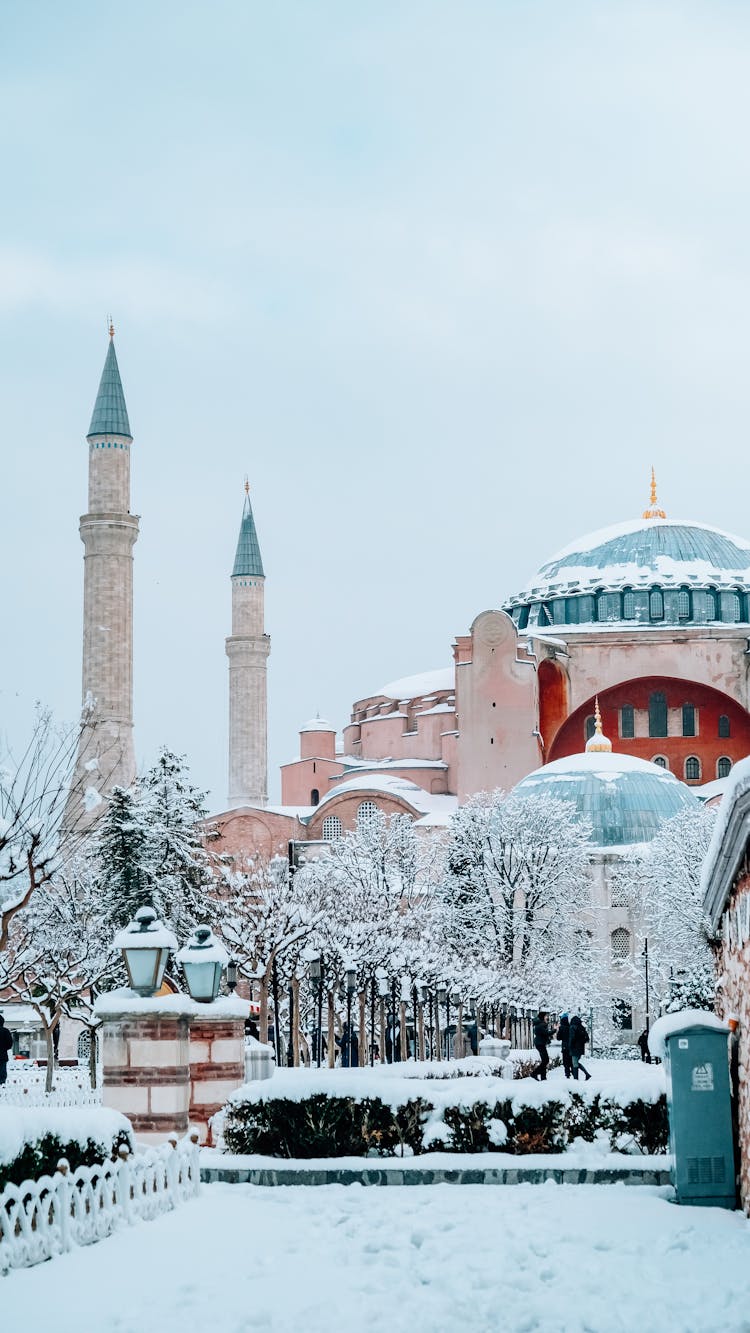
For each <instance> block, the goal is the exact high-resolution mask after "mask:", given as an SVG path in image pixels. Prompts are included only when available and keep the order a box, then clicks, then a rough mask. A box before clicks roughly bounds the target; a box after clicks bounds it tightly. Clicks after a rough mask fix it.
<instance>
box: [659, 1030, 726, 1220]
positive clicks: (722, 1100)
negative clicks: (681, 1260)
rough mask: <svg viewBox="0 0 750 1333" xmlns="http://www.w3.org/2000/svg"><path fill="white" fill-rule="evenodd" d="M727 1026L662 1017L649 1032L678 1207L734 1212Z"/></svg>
mask: <svg viewBox="0 0 750 1333" xmlns="http://www.w3.org/2000/svg"><path fill="white" fill-rule="evenodd" d="M728 1041H729V1028H728V1027H727V1025H726V1023H723V1022H722V1021H721V1019H720V1018H717V1017H716V1014H711V1013H707V1012H706V1013H704V1012H703V1011H702V1010H700V1009H685V1010H683V1011H682V1012H680V1013H676V1014H665V1016H664V1017H663V1018H660V1019H658V1021H657V1022H656V1023H655V1024H654V1026H653V1028H652V1029H651V1032H650V1033H649V1049H650V1050H651V1053H652V1055H657V1056H659V1057H660V1058H661V1059H663V1061H664V1068H665V1072H666V1076H667V1107H668V1111H669V1147H670V1151H671V1153H672V1157H673V1162H674V1166H673V1175H672V1178H673V1181H674V1186H675V1190H676V1193H677V1202H678V1203H687V1204H705V1205H709V1206H713V1207H715V1208H736V1206H737V1200H736V1186H735V1165H734V1134H733V1130H732V1089H731V1082H730V1078H729V1047H728Z"/></svg>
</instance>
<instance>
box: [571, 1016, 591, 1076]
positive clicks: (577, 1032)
mask: <svg viewBox="0 0 750 1333" xmlns="http://www.w3.org/2000/svg"><path fill="white" fill-rule="evenodd" d="M588 1039H589V1034H588V1032H587V1031H586V1029H585V1027H584V1026H583V1023H582V1022H581V1020H580V1018H579V1017H578V1014H574V1015H573V1017H572V1018H571V1020H570V1062H571V1065H572V1066H573V1078H575V1079H577V1078H578V1070H579V1069H581V1070H583V1072H584V1074H585V1075H586V1081H587V1082H588V1080H589V1079H590V1078H591V1075H590V1073H589V1071H588V1069H584V1067H583V1065H582V1064H581V1056H582V1055H583V1054H584V1052H585V1050H586V1043H587V1041H588Z"/></svg>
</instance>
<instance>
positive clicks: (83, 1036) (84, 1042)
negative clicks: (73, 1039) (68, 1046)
mask: <svg viewBox="0 0 750 1333" xmlns="http://www.w3.org/2000/svg"><path fill="white" fill-rule="evenodd" d="M90 1054H91V1033H90V1032H79V1034H78V1043H77V1046H76V1055H77V1057H78V1059H79V1060H80V1061H81V1062H82V1063H85V1062H88V1059H89V1056H90Z"/></svg>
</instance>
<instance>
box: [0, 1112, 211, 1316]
mask: <svg viewBox="0 0 750 1333" xmlns="http://www.w3.org/2000/svg"><path fill="white" fill-rule="evenodd" d="M198 1156H199V1148H198V1135H197V1133H195V1132H193V1133H192V1134H191V1135H190V1136H188V1137H187V1138H184V1139H182V1140H179V1141H178V1139H177V1137H176V1136H173V1138H172V1139H171V1140H170V1141H169V1143H165V1144H163V1145H162V1146H161V1147H159V1148H148V1149H146V1150H145V1151H143V1152H138V1153H135V1154H134V1155H131V1153H130V1152H129V1150H128V1149H127V1148H124V1147H123V1148H121V1149H120V1157H119V1160H118V1161H116V1162H106V1163H104V1164H103V1165H101V1166H79V1167H78V1169H77V1170H76V1171H70V1169H69V1167H68V1163H67V1162H66V1160H65V1158H61V1160H60V1162H59V1163H58V1167H57V1171H56V1172H55V1175H54V1176H41V1177H40V1179H39V1180H33V1181H30V1180H29V1181H24V1183H23V1184H22V1185H6V1187H5V1189H4V1190H2V1191H1V1192H0V1274H2V1273H7V1272H8V1271H9V1269H11V1268H30V1267H31V1266H32V1265H33V1264H38V1263H42V1262H43V1261H44V1260H45V1259H50V1258H51V1257H52V1256H53V1255H55V1254H62V1253H64V1252H65V1251H66V1250H70V1249H72V1248H73V1246H74V1245H90V1244H91V1243H92V1242H93V1241H96V1240H102V1239H103V1237H105V1236H108V1235H109V1234H110V1233H111V1232H112V1231H114V1230H115V1228H116V1227H118V1226H120V1225H123V1224H126V1223H129V1222H137V1221H145V1220H148V1219H150V1218H152V1217H156V1216H158V1214H159V1213H164V1212H167V1211H168V1210H169V1209H170V1208H174V1207H175V1206H176V1205H177V1204H178V1203H183V1202H184V1201H185V1200H186V1199H190V1198H192V1197H193V1195H195V1194H197V1193H198V1189H199V1180H200V1169H199V1164H198ZM0 1304H1V1299H0Z"/></svg>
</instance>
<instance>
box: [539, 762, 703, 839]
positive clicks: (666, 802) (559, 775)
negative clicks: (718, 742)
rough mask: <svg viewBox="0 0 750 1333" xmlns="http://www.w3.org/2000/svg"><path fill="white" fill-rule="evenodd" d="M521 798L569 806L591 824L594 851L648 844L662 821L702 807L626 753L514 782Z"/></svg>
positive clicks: (549, 768)
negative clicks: (547, 798) (540, 798)
mask: <svg viewBox="0 0 750 1333" xmlns="http://www.w3.org/2000/svg"><path fill="white" fill-rule="evenodd" d="M514 791H515V793H516V794H517V795H519V796H541V795H548V796H555V797H557V798H558V799H559V800H561V801H571V802H573V803H574V804H575V806H576V807H577V809H578V810H579V811H580V813H581V814H582V815H585V816H586V818H587V819H590V820H591V824H592V834H591V841H592V843H593V844H594V846H596V847H622V846H627V845H629V844H632V843H637V842H650V841H651V839H652V838H655V837H656V834H657V833H658V831H659V828H660V827H661V825H662V824H663V823H664V821H665V820H666V819H671V818H672V816H673V815H676V814H678V813H679V812H680V810H684V809H690V808H692V809H695V810H700V808H701V802H700V801H699V800H698V798H697V796H694V795H693V793H692V791H691V790H690V788H689V787H686V786H685V785H684V783H682V782H678V780H677V778H676V777H675V776H674V774H673V773H670V772H669V771H668V770H667V769H664V768H660V767H659V765H658V764H651V763H649V762H648V760H646V759H636V758H635V757H634V756H633V755H629V754H611V753H609V754H608V753H606V752H605V753H602V752H593V753H589V754H573V755H569V756H568V757H567V758H565V759H556V760H554V762H553V763H551V764H546V765H545V766H544V768H537V769H535V771H534V772H533V773H529V775H528V777H525V778H523V779H522V780H521V782H519V783H518V786H517V787H515V788H514Z"/></svg>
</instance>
